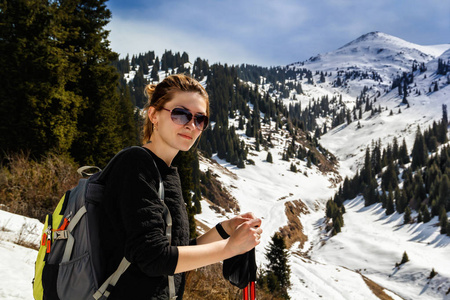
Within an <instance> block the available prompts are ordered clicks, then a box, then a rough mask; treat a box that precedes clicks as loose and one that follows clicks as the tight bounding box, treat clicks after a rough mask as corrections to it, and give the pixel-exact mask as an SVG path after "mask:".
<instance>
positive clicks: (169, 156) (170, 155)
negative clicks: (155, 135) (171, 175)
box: [144, 141, 178, 167]
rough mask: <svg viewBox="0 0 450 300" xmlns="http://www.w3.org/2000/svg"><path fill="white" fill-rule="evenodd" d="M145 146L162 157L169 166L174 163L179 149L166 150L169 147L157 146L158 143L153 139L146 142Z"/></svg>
mask: <svg viewBox="0 0 450 300" xmlns="http://www.w3.org/2000/svg"><path fill="white" fill-rule="evenodd" d="M144 147H145V148H147V149H150V151H152V152H153V153H154V154H156V156H158V157H159V158H161V159H162V160H163V161H164V162H165V163H166V165H168V166H169V167H170V166H171V165H172V161H173V159H174V158H175V156H176V155H177V154H178V150H176V151H166V150H167V149H166V150H165V149H162V148H160V147H158V146H157V143H155V142H151V141H150V142H148V143H147V144H145V145H144Z"/></svg>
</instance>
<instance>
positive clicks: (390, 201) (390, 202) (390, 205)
mask: <svg viewBox="0 0 450 300" xmlns="http://www.w3.org/2000/svg"><path fill="white" fill-rule="evenodd" d="M394 211H395V210H394V195H393V193H392V190H391V189H389V192H388V197H387V201H386V215H388V216H389V215H392V214H393V213H394Z"/></svg>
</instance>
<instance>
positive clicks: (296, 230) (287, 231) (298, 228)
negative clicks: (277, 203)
mask: <svg viewBox="0 0 450 300" xmlns="http://www.w3.org/2000/svg"><path fill="white" fill-rule="evenodd" d="M284 211H285V214H286V216H287V218H288V225H286V226H284V227H282V228H280V233H281V235H282V236H283V237H284V238H285V242H286V247H287V248H288V249H289V248H291V246H292V245H293V244H294V243H296V242H300V244H299V248H303V245H304V244H305V242H306V241H307V240H308V236H306V235H305V234H304V233H303V225H302V222H301V221H300V214H309V211H308V208H307V207H306V205H305V204H304V203H303V202H302V201H301V200H295V201H291V202H286V203H285V210H284Z"/></svg>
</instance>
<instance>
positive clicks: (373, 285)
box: [361, 274, 394, 300]
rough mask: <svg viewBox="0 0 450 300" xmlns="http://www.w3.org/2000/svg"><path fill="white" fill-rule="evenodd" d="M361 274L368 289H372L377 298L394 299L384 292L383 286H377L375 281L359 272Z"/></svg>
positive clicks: (382, 299)
mask: <svg viewBox="0 0 450 300" xmlns="http://www.w3.org/2000/svg"><path fill="white" fill-rule="evenodd" d="M361 276H362V278H363V279H364V282H365V283H366V284H367V286H368V287H369V289H370V290H371V291H372V293H374V295H375V296H377V297H378V298H379V299H381V300H394V299H392V297H391V296H389V295H388V294H386V293H385V292H384V288H383V287H382V286H379V285H378V284H376V283H375V282H373V281H372V280H370V279H369V278H367V277H366V276H364V275H362V274H361Z"/></svg>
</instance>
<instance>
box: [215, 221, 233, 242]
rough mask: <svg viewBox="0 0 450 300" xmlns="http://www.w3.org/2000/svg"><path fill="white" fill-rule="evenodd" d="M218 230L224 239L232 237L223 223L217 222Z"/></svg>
mask: <svg viewBox="0 0 450 300" xmlns="http://www.w3.org/2000/svg"><path fill="white" fill-rule="evenodd" d="M216 230H217V232H218V233H219V235H220V236H221V237H222V239H227V238H229V237H230V235H229V234H228V233H227V232H226V230H225V229H224V228H223V226H222V223H217V225H216Z"/></svg>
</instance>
